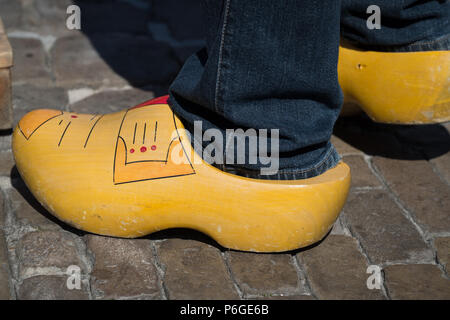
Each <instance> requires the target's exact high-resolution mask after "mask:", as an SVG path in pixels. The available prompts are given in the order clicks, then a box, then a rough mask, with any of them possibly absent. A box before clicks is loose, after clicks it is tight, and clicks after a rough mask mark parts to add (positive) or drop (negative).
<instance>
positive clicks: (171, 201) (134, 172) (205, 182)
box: [13, 98, 350, 252]
mask: <svg viewBox="0 0 450 320" xmlns="http://www.w3.org/2000/svg"><path fill="white" fill-rule="evenodd" d="M166 101H167V99H166V98H162V99H161V98H160V99H156V100H152V101H149V102H147V103H144V104H142V105H140V106H138V107H135V108H131V109H128V110H124V111H122V112H118V113H113V114H106V115H88V114H75V113H69V112H62V111H57V110H45V109H44V110H35V111H32V112H30V113H28V114H27V115H25V116H24V117H23V118H22V119H21V120H20V122H19V123H18V126H17V127H16V128H15V130H14V133H13V152H14V157H15V160H16V164H17V168H18V170H19V172H20V174H21V176H22V178H23V180H24V181H25V182H26V184H27V186H28V187H29V188H30V190H31V191H32V193H33V194H34V196H35V197H36V198H37V199H38V200H39V202H40V203H41V204H42V205H43V206H45V207H46V208H47V209H48V210H49V211H50V212H51V213H52V214H54V215H55V216H56V217H58V218H59V219H61V220H63V221H65V222H66V223H68V224H70V225H72V226H74V227H76V228H78V229H81V230H85V231H89V232H93V233H97V234H102V235H110V236H117V237H126V238H132V237H140V236H144V235H147V234H149V233H152V232H155V231H158V230H163V229H167V228H192V229H195V230H198V231H201V232H203V233H205V234H207V235H209V236H211V237H212V238H214V239H215V240H216V241H217V242H218V243H220V244H221V245H222V246H224V247H227V248H233V249H238V250H246V251H259V252H276V251H286V250H292V249H296V248H299V247H303V246H307V245H310V244H312V243H314V242H316V241H319V240H321V239H322V238H323V237H324V236H325V235H326V234H327V232H328V231H329V230H330V228H331V227H332V225H333V223H334V222H335V220H336V218H337V216H338V214H339V212H340V211H341V209H342V207H343V205H344V202H345V200H346V197H347V193H348V190H349V185H350V170H349V168H348V166H347V165H346V164H344V163H342V162H341V163H340V164H339V165H338V166H337V167H335V168H333V169H331V170H328V171H327V172H326V173H324V174H322V175H320V176H317V177H314V178H311V179H306V180H292V181H273V180H257V179H249V178H243V177H240V176H235V175H232V174H228V173H225V172H223V171H220V170H218V169H217V168H215V167H213V166H211V165H209V164H207V163H205V162H204V161H203V160H202V159H201V158H200V157H199V156H198V155H197V154H196V153H195V152H194V151H193V149H192V147H191V144H190V142H189V140H188V139H189V138H188V137H187V135H186V133H185V131H184V130H182V129H183V126H182V124H181V122H180V121H179V119H178V118H177V117H176V116H174V114H173V113H172V111H171V109H170V107H169V106H168V105H167V103H166ZM174 156H175V157H174ZM174 159H175V160H176V161H175V160H174ZM177 159H178V160H177ZM180 159H181V160H183V161H179V160H180Z"/></svg>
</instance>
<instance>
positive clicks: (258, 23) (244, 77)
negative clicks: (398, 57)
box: [169, 0, 342, 179]
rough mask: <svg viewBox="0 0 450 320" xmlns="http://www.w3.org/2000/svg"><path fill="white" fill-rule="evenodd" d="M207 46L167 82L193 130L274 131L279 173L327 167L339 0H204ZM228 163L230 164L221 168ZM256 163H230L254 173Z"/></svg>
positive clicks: (303, 174) (335, 97)
mask: <svg viewBox="0 0 450 320" xmlns="http://www.w3.org/2000/svg"><path fill="white" fill-rule="evenodd" d="M204 3H205V10H206V14H207V18H208V19H207V25H206V27H205V28H206V30H207V31H208V34H207V46H206V48H204V49H203V50H201V51H199V52H198V53H196V54H194V55H193V56H191V57H190V58H189V59H188V60H187V62H186V63H185V65H184V67H183V69H182V70H181V72H180V73H179V75H178V77H177V78H176V80H175V81H174V83H173V84H172V86H171V88H170V99H169V104H170V105H171V107H172V108H173V110H174V112H175V113H176V114H177V115H178V116H179V117H180V118H181V119H182V121H183V122H184V124H185V126H186V127H187V128H188V129H190V130H191V131H193V127H194V122H195V121H201V123H202V129H203V130H206V129H210V128H218V129H219V130H222V132H224V135H225V130H226V129H235V128H243V129H244V130H246V129H248V128H253V129H255V130H259V129H268V130H270V129H279V137H280V141H279V147H280V163H279V168H280V170H279V172H278V174H276V175H272V176H270V177H269V178H271V179H302V178H309V177H313V176H316V175H319V174H321V173H323V172H325V171H326V170H327V169H330V168H332V167H334V166H335V165H336V164H337V163H338V161H339V156H338V155H337V153H336V151H335V149H334V148H333V146H332V144H331V143H330V141H329V140H330V136H331V133H332V129H333V125H334V123H335V120H336V118H337V116H338V114H339V111H340V108H341V103H342V93H341V90H340V88H339V84H338V79H337V61H338V45H339V20H340V1H330V2H329V3H327V5H324V4H323V3H321V2H319V1H312V0H310V1H295V0H294V1H292V0H290V1H273V0H246V1H231V0H224V1H218V0H207V1H205V2H204ZM227 167H228V169H229V166H227ZM260 167H261V164H256V165H255V164H253V165H252V164H249V161H246V164H244V165H240V166H235V167H234V168H233V171H234V172H235V173H238V174H240V175H245V176H249V177H256V178H267V176H262V175H260V170H259V168H260Z"/></svg>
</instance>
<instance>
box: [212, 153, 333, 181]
mask: <svg viewBox="0 0 450 320" xmlns="http://www.w3.org/2000/svg"><path fill="white" fill-rule="evenodd" d="M340 161H341V157H340V156H339V154H338V152H337V151H336V149H335V148H334V146H333V145H331V147H330V148H329V149H328V151H327V152H326V153H325V156H324V157H323V158H322V159H321V160H320V161H319V162H318V163H317V164H315V165H314V166H311V167H309V168H298V169H295V168H292V169H280V170H278V172H277V173H276V174H273V175H262V174H261V170H255V169H248V168H244V167H237V166H230V165H220V166H217V167H218V168H219V169H221V170H223V171H225V172H228V173H231V174H235V175H238V176H242V177H246V178H252V179H261V180H302V179H309V178H313V177H316V176H319V175H321V174H323V173H325V172H326V171H328V170H329V169H333V168H334V167H336V166H337V164H338V163H339V162H340Z"/></svg>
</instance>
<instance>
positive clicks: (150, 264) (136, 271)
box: [86, 235, 161, 299]
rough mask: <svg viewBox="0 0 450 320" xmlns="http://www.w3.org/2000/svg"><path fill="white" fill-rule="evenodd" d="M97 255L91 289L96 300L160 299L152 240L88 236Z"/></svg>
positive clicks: (92, 249)
mask: <svg viewBox="0 0 450 320" xmlns="http://www.w3.org/2000/svg"><path fill="white" fill-rule="evenodd" d="M86 242H87V246H88V248H89V250H90V251H91V252H92V254H93V255H94V258H95V263H94V267H93V271H92V273H91V289H92V293H93V296H94V298H95V299H124V298H131V297H144V298H146V299H158V298H161V296H160V290H159V287H158V276H157V272H156V268H155V265H154V260H153V253H152V249H151V244H150V241H149V240H142V239H139V240H131V239H117V238H109V237H101V236H95V235H88V236H86Z"/></svg>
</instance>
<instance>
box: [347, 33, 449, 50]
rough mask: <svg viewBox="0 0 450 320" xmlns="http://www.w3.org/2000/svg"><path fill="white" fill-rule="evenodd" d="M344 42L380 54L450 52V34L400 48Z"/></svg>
mask: <svg viewBox="0 0 450 320" xmlns="http://www.w3.org/2000/svg"><path fill="white" fill-rule="evenodd" d="M344 42H348V43H351V45H353V46H355V47H358V48H361V49H364V50H370V51H381V52H419V51H447V50H450V34H446V35H443V36H440V37H437V38H435V39H432V40H429V39H428V40H420V41H416V42H413V43H410V44H407V45H402V46H365V45H359V44H357V43H354V42H353V41H349V40H347V39H345V40H344Z"/></svg>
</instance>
